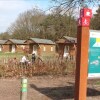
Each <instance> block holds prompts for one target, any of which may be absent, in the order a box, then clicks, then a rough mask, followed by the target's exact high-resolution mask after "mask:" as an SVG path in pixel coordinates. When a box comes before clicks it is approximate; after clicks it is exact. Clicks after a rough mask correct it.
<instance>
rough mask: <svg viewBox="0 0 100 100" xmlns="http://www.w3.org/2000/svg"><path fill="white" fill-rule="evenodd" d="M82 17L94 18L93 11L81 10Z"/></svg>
mask: <svg viewBox="0 0 100 100" xmlns="http://www.w3.org/2000/svg"><path fill="white" fill-rule="evenodd" d="M80 17H87V18H91V17H92V10H91V9H89V8H83V9H81V10H80Z"/></svg>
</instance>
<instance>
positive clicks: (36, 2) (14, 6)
mask: <svg viewBox="0 0 100 100" xmlns="http://www.w3.org/2000/svg"><path fill="white" fill-rule="evenodd" d="M50 4H51V3H50V0H0V32H5V31H6V30H7V28H8V27H9V26H10V24H11V23H13V22H14V21H15V20H16V18H17V17H18V15H19V14H20V13H22V12H24V11H26V10H28V9H31V8H33V7H36V6H38V7H39V8H40V9H43V10H47V9H48V7H49V6H50Z"/></svg>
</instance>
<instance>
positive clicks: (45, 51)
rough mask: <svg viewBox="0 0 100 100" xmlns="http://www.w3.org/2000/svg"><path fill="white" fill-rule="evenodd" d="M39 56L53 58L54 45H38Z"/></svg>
mask: <svg viewBox="0 0 100 100" xmlns="http://www.w3.org/2000/svg"><path fill="white" fill-rule="evenodd" d="M39 47H40V51H39V52H40V55H41V56H54V55H55V53H56V52H55V45H45V44H40V45H39Z"/></svg>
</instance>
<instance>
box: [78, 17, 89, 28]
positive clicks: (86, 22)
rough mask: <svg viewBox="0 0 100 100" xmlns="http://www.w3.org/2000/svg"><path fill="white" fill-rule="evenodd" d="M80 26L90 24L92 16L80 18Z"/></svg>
mask: <svg viewBox="0 0 100 100" xmlns="http://www.w3.org/2000/svg"><path fill="white" fill-rule="evenodd" d="M78 26H86V27H89V26H90V18H86V17H82V18H79V19H78Z"/></svg>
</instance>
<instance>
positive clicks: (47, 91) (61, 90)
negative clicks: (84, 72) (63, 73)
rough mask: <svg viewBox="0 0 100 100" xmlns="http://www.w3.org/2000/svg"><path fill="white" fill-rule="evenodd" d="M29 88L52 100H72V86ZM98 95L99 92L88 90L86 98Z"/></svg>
mask: <svg viewBox="0 0 100 100" xmlns="http://www.w3.org/2000/svg"><path fill="white" fill-rule="evenodd" d="M30 86H31V87H32V88H33V89H35V90H37V91H39V92H40V93H42V94H44V95H46V96H48V97H49V98H51V99H52V100H65V99H68V100H69V99H74V88H75V87H74V86H65V87H45V88H38V87H37V86H36V85H34V84H30ZM98 95H100V91H97V90H96V89H92V88H88V90H87V96H98Z"/></svg>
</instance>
